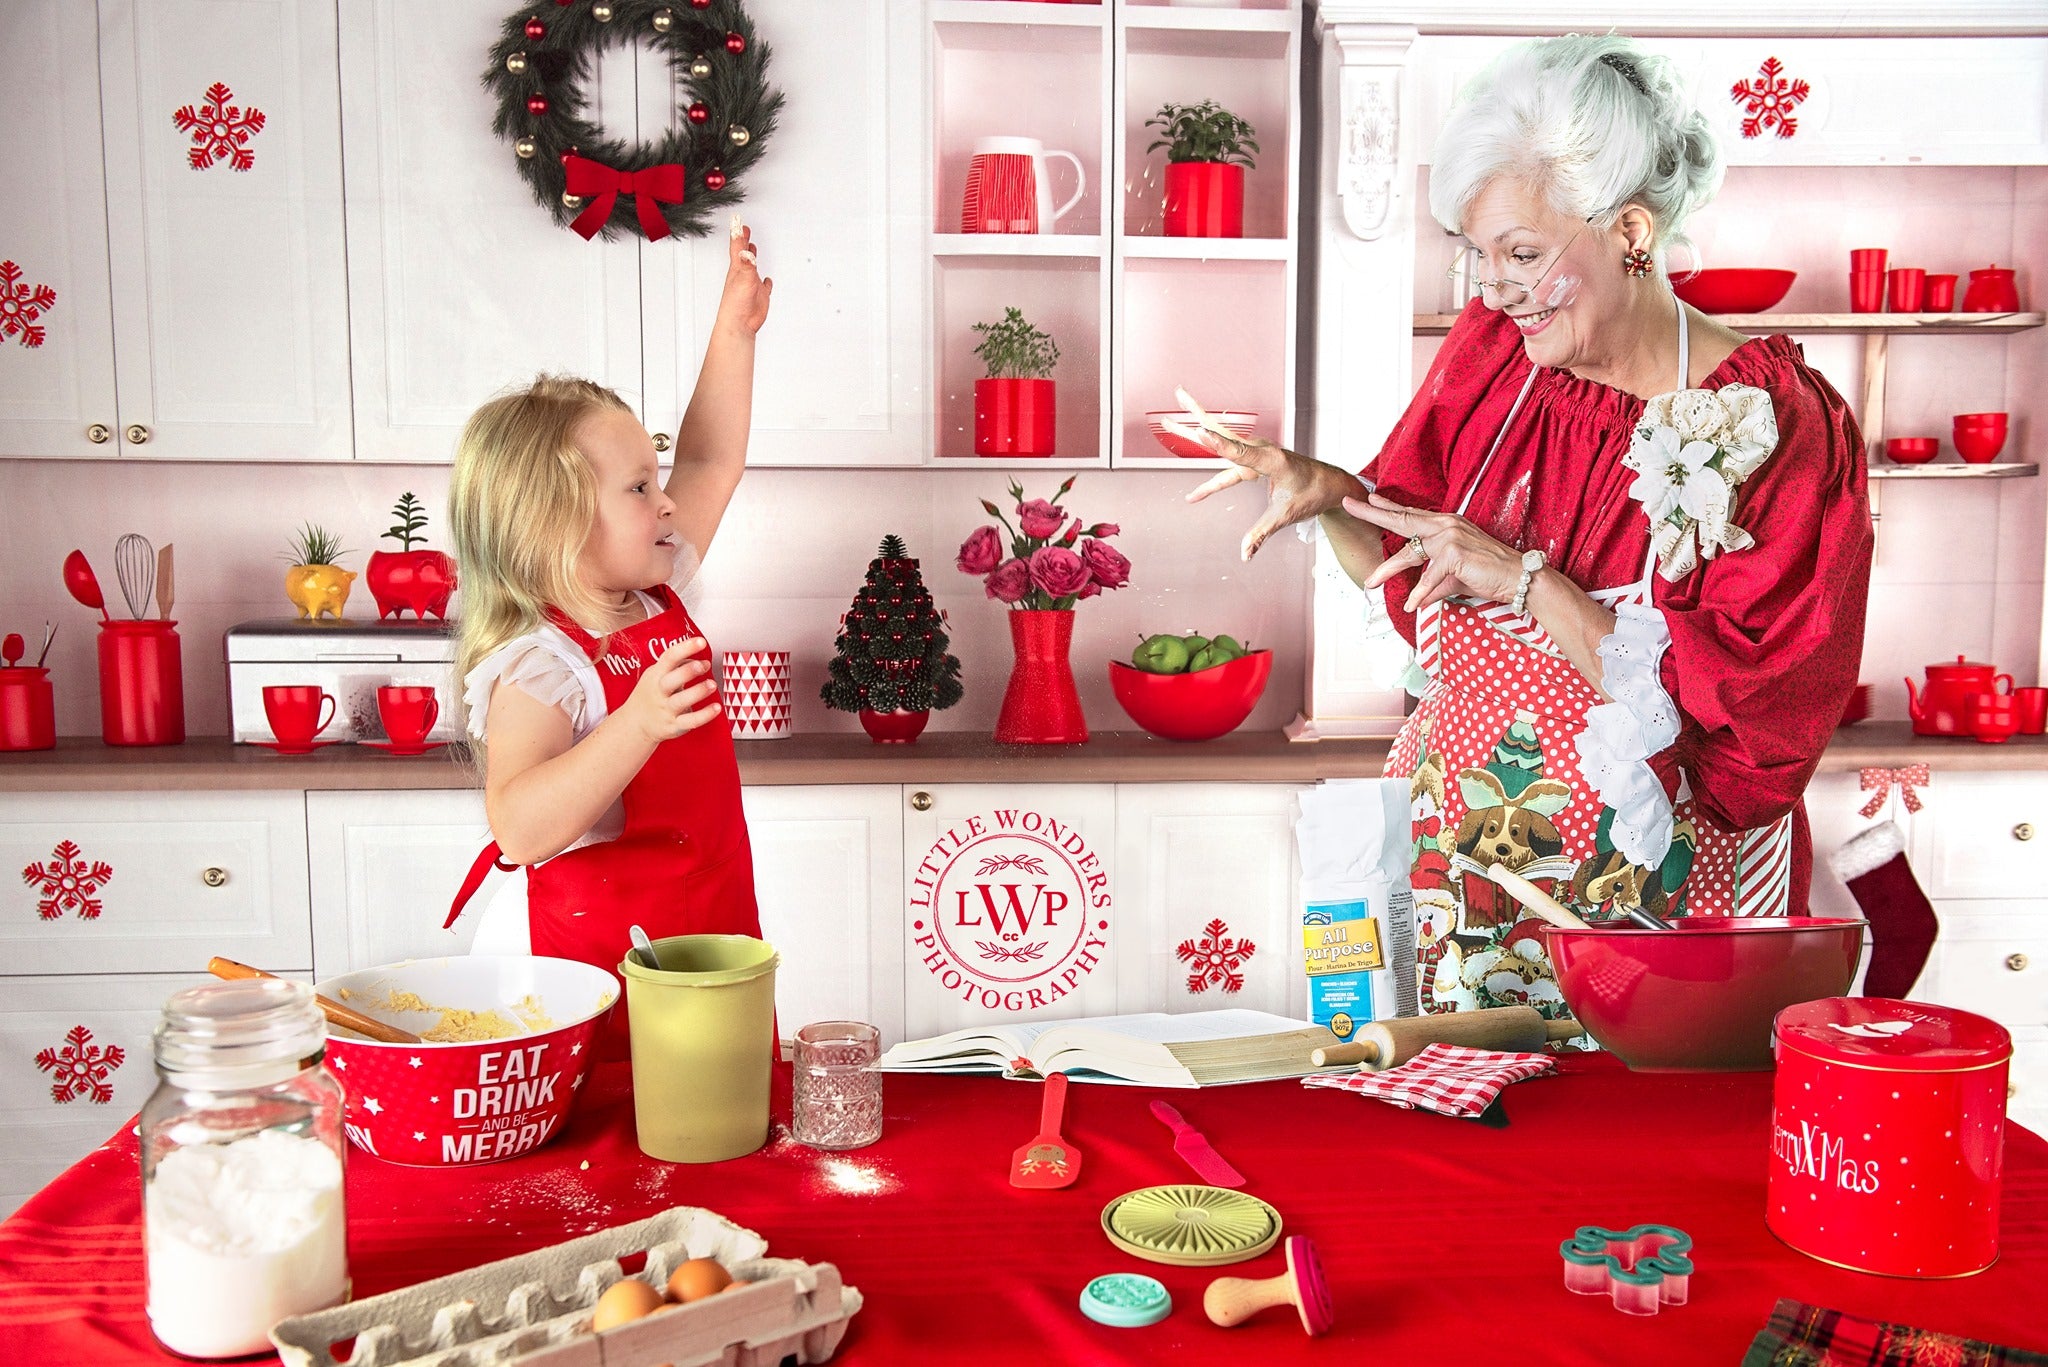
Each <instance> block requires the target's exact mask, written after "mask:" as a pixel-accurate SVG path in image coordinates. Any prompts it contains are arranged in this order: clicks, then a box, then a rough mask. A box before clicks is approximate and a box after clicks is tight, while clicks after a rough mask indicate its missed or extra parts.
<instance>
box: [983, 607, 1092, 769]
mask: <svg viewBox="0 0 2048 1367" xmlns="http://www.w3.org/2000/svg"><path fill="white" fill-rule="evenodd" d="M1009 617H1010V644H1011V646H1012V647H1013V648H1014V649H1015V650H1016V652H1017V663H1016V666H1015V667H1014V668H1013V669H1011V671H1010V686H1009V687H1008V688H1007V689H1005V690H1003V710H1002V712H1001V713H1000V714H998V715H997V717H996V739H997V740H999V741H1002V742H1004V743H1005V744H1008V745H1079V744H1081V743H1082V742H1083V741H1085V740H1087V739H1088V719H1087V718H1086V717H1085V716H1083V715H1082V714H1081V695H1080V693H1079V692H1077V691H1076V690H1075V688H1074V671H1073V668H1072V666H1071V665H1070V664H1069V663H1068V655H1069V654H1070V652H1071V651H1072V650H1073V646H1074V614H1073V613H1072V612H1031V611H1012V612H1011V613H1010V614H1009Z"/></svg>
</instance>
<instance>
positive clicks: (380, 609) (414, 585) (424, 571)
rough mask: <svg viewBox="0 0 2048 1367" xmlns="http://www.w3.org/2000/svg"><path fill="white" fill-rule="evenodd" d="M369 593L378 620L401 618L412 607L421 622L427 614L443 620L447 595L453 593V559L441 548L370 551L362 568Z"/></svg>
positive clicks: (445, 614)
mask: <svg viewBox="0 0 2048 1367" xmlns="http://www.w3.org/2000/svg"><path fill="white" fill-rule="evenodd" d="M364 577H365V578H367V579H368V580H369V583H370V596H371V597H372V598H375V599H376V600H377V620H378V621H380V622H381V621H383V620H384V619H385V618H386V617H394V616H395V617H400V618H402V617H404V616H405V610H406V609H407V608H411V609H412V612H413V616H415V617H417V618H419V619H420V620H421V621H425V620H426V619H427V615H428V614H429V613H431V614H433V615H434V616H436V617H439V618H442V619H443V620H446V618H447V616H448V596H449V595H450V594H452V593H453V592H455V560H454V558H453V557H452V556H450V555H448V554H447V553H446V552H443V551H371V552H370V563H369V565H368V566H366V567H365V569H364Z"/></svg>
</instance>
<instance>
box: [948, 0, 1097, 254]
mask: <svg viewBox="0 0 2048 1367" xmlns="http://www.w3.org/2000/svg"><path fill="white" fill-rule="evenodd" d="M945 8H946V9H947V10H948V12H951V10H953V9H956V8H964V9H966V10H970V11H971V10H982V9H991V10H993V9H1000V10H1005V11H1013V10H1027V11H1045V12H1046V13H1060V12H1067V11H1083V10H1086V11H1095V12H1096V14H1097V17H1096V20H1095V22H1094V23H1093V25H1092V26H1091V25H1078V24H1051V25H1045V24H1034V25H1031V26H1028V27H1020V26H1018V25H1015V24H994V23H987V22H972V21H970V22H958V21H952V20H948V21H945V22H940V23H937V24H934V25H933V27H932V34H933V42H932V193H933V196H934V198H933V203H932V223H931V229H932V231H933V232H934V233H936V234H957V233H958V230H959V227H960V202H961V198H962V196H963V195H964V194H965V192H966V189H967V171H968V164H969V162H970V160H971V159H972V158H973V156H974V145H975V143H976V142H977V141H979V140H980V139H983V138H998V137H1000V138H1035V139H1037V140H1038V141H1039V142H1040V143H1042V144H1044V147H1045V151H1046V153H1047V154H1048V155H1047V156H1046V159H1045V163H1044V171H1045V175H1046V177H1047V179H1048V180H1049V182H1050V184H1049V185H1048V186H1045V187H1043V188H1045V189H1046V190H1048V191H1049V194H1050V203H1051V207H1052V208H1054V209H1057V208H1058V207H1059V206H1060V205H1061V204H1063V203H1065V202H1066V201H1067V200H1068V199H1070V198H1072V196H1073V193H1074V168H1073V166H1072V165H1071V164H1070V163H1069V162H1067V161H1066V159H1065V158H1055V157H1053V156H1051V155H1050V154H1051V153H1052V152H1053V151H1055V150H1059V151H1064V152H1071V153H1073V155H1074V156H1075V157H1076V158H1077V159H1079V161H1080V163H1081V172H1082V175H1081V178H1082V181H1083V184H1082V187H1081V198H1080V200H1079V201H1078V202H1077V203H1075V205H1074V207H1073V208H1072V209H1069V210H1068V211H1067V212H1066V213H1065V214H1064V215H1061V216H1060V217H1059V218H1058V219H1057V221H1056V222H1054V223H1044V224H1041V225H1040V227H1041V228H1042V229H1043V230H1044V231H1043V232H1042V233H1040V234H1030V235H1032V236H1053V237H1059V236H1063V235H1070V236H1076V237H1091V236H1096V235H1099V234H1100V233H1102V232H1103V231H1104V226H1105V221H1106V219H1107V217H1108V214H1107V210H1106V209H1105V207H1104V206H1105V204H1106V202H1107V201H1106V198H1105V184H1104V182H1105V174H1104V171H1105V163H1106V160H1107V144H1108V139H1106V138H1105V137H1104V136H1103V125H1104V122H1105V116H1104V113H1103V108H1104V104H1105V102H1106V101H1105V92H1106V91H1107V89H1108V83H1109V37H1108V33H1107V30H1106V27H1105V25H1104V24H1103V22H1102V21H1101V18H1100V8H1101V7H1099V6H1081V5H1075V6H1067V5H1041V4H1017V3H1009V2H1008V0H981V2H980V3H974V0H957V3H955V4H952V5H948V6H946V7H945ZM1020 87H1021V88H1028V89H1029V90H1030V91H1031V93H1032V98H1030V99H1006V98H997V97H996V94H995V93H996V92H1002V91H1011V90H1016V89H1019V88H1020ZM975 235H976V234H969V236H975ZM1009 235H1010V234H987V236H1009ZM1016 236H1027V234H1016Z"/></svg>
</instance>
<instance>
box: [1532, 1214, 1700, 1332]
mask: <svg viewBox="0 0 2048 1367" xmlns="http://www.w3.org/2000/svg"><path fill="white" fill-rule="evenodd" d="M1557 1251H1558V1253H1559V1254H1560V1255H1561V1256H1562V1257H1563V1258H1564V1286H1565V1290H1567V1291H1571V1292H1574V1293H1576V1294H1578V1295H1581V1296H1611V1297H1612V1298H1613V1300H1614V1308H1615V1309H1616V1310H1619V1311H1621V1312H1622V1313H1623V1314H1624V1315H1654V1314H1656V1313H1657V1311H1658V1310H1659V1309H1661V1308H1662V1307H1664V1306H1667V1305H1684V1304H1685V1302H1686V1300H1687V1298H1688V1297H1689V1296H1690V1294H1691V1290H1692V1274H1693V1261H1692V1258H1691V1256H1690V1255H1691V1253H1692V1236H1691V1235H1690V1234H1687V1233H1686V1232H1685V1231H1684V1230H1682V1229H1674V1228H1672V1227H1671V1226H1670V1225H1635V1226H1633V1227H1631V1228H1629V1229H1625V1230H1621V1231H1619V1232H1617V1231H1615V1230H1611V1229H1602V1228H1601V1227H1600V1226H1598V1225H1581V1226H1579V1228H1578V1231H1577V1232H1576V1233H1574V1234H1573V1235H1572V1237H1571V1238H1569V1239H1566V1240H1565V1241H1564V1242H1563V1243H1561V1244H1559V1245H1558V1246H1557Z"/></svg>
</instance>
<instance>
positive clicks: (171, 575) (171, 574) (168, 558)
mask: <svg viewBox="0 0 2048 1367" xmlns="http://www.w3.org/2000/svg"><path fill="white" fill-rule="evenodd" d="M171 549H172V548H171V547H170V546H167V545H166V546H159V547H157V552H156V615H157V616H158V618H160V619H161V620H163V621H166V622H168V621H170V620H171V606H172V605H173V604H174V603H176V602H177V601H178V588H177V567H176V559H175V557H174V556H173V555H172V553H171Z"/></svg>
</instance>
